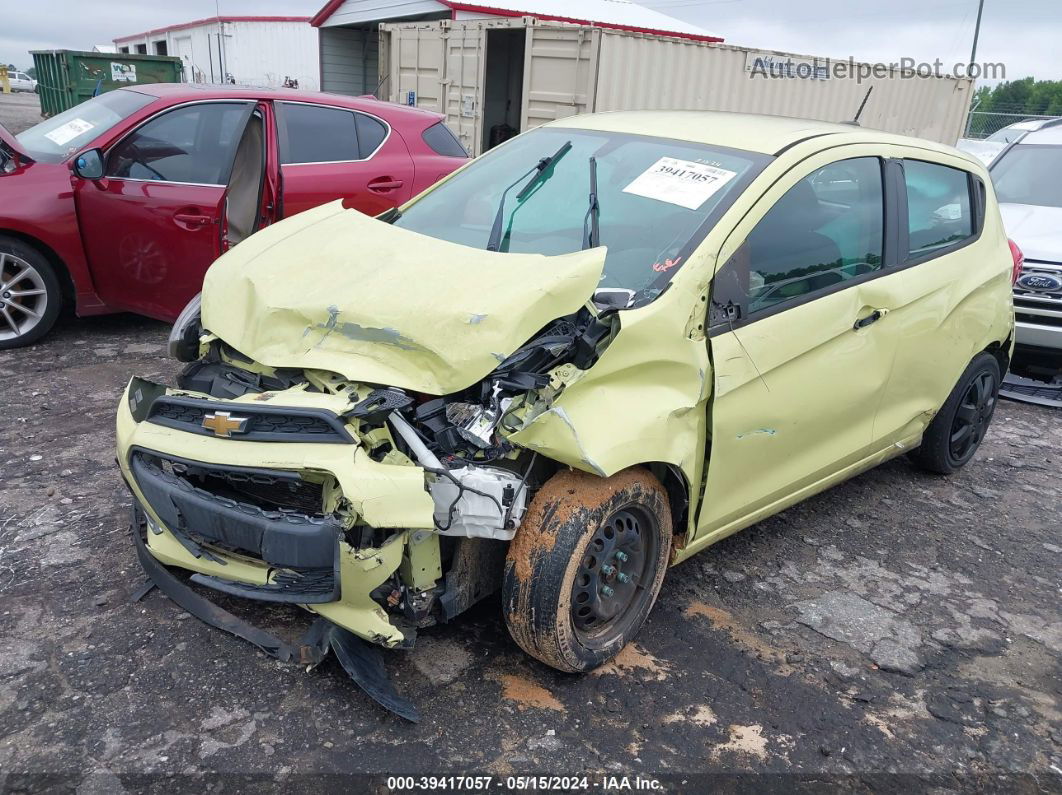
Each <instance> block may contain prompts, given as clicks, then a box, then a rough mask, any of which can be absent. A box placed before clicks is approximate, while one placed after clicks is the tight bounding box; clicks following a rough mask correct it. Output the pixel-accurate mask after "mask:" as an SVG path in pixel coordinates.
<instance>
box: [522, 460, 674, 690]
mask: <svg viewBox="0 0 1062 795" xmlns="http://www.w3.org/2000/svg"><path fill="white" fill-rule="evenodd" d="M670 552H671V511H670V508H669V506H668V501H667V495H666V493H665V491H664V488H663V486H661V485H660V482H659V481H658V480H657V479H656V478H655V477H653V476H652V475H651V474H650V473H649V472H647V471H646V470H644V469H641V468H638V467H635V468H631V469H626V470H624V471H623V472H619V473H617V474H615V475H613V476H612V477H610V478H599V477H595V476H593V475H588V474H586V473H583V472H571V471H568V472H560V473H558V474H556V475H554V476H553V477H552V478H551V479H550V480H549V481H548V482H547V483H546V485H545V486H543V487H542V489H540V490H539V492H538V494H537V495H535V499H534V501H533V502H532V504H531V507H530V508H529V510H528V513H527V516H525V517H524V520H523V522H522V523H521V525H520V529H519V530H518V531H517V533H516V537H515V538H514V539H513V542H512V543H511V544H510V546H509V554H508V558H507V562H506V566H505V581H504V584H503V590H502V602H503V606H504V611H505V622H506V624H507V626H508V627H509V632H510V634H511V635H512V636H513V639H514V640H516V642H517V643H518V644H519V645H520V647H521V648H522V649H523V650H524V651H526V652H527V653H528V654H530V655H531V656H533V657H536V658H537V659H539V660H541V661H542V662H544V663H546V664H547V665H550V666H552V667H554V668H557V669H558V670H561V671H572V672H575V671H589V670H591V669H593V668H596V667H598V666H599V665H601V664H602V663H604V662H606V661H608V660H609V659H611V658H612V657H614V656H615V655H616V654H617V653H618V652H619V651H620V650H621V649H622V648H623V647H624V646H625V645H626V644H627V643H628V642H629V641H630V640H631V639H632V638H633V637H634V636H635V635H636V634H637V633H638V630H639V629H640V628H641V626H642V623H643V622H644V621H645V618H646V616H648V615H649V611H650V610H651V609H652V606H653V603H654V602H655V601H656V597H657V594H658V593H659V592H660V586H661V584H662V583H663V580H664V573H665V571H666V570H667V565H668V560H669V556H670Z"/></svg>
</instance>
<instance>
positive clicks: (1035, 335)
mask: <svg viewBox="0 0 1062 795" xmlns="http://www.w3.org/2000/svg"><path fill="white" fill-rule="evenodd" d="M1050 319H1051V320H1052V321H1053V322H1054V323H1056V324H1058V325H1048V324H1047V323H1037V322H1033V321H1031V320H1030V321H1025V320H1019V321H1017V322H1016V323H1015V324H1014V326H1015V335H1014V342H1015V344H1017V345H1019V346H1021V347H1026V348H1046V349H1048V350H1051V351H1056V352H1058V353H1062V314H1060V315H1059V316H1058V317H1056V318H1055V317H1053V318H1050Z"/></svg>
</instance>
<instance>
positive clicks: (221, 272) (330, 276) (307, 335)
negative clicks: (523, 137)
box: [203, 201, 605, 395]
mask: <svg viewBox="0 0 1062 795" xmlns="http://www.w3.org/2000/svg"><path fill="white" fill-rule="evenodd" d="M311 241H312V242H311ZM604 262H605V249H603V248H599V249H591V250H589V251H580V252H576V253H574V254H567V255H564V256H557V257H545V256H543V255H540V254H499V253H496V252H490V251H481V250H478V249H472V248H468V247H467V246H461V245H457V244H456V243H447V242H444V241H441V240H435V239H433V238H429V237H425V236H424V235H420V234H417V233H416V232H410V231H408V230H405V229H400V228H398V227H394V226H391V225H390V224H386V223H383V222H382V221H377V220H376V219H374V218H369V217H367V216H365V215H362V214H361V213H359V212H357V211H354V210H344V209H343V205H342V202H338V201H337V202H333V203H332V204H327V205H324V206H322V207H318V208H316V209H313V210H309V211H307V212H304V213H299V214H298V215H296V216H294V217H292V218H290V219H287V220H285V221H283V222H281V223H279V224H274V225H272V226H269V227H267V228H265V229H263V230H262V231H261V232H259V233H257V234H255V235H253V236H252V237H251V238H249V239H248V240H246V241H244V242H243V243H241V244H240V245H239V246H236V247H235V248H233V249H232V250H231V251H229V252H228V253H227V254H225V255H224V256H223V257H221V259H219V260H218V261H217V262H216V263H214V265H213V266H211V268H210V270H209V271H208V273H207V276H206V280H205V282H204V286H203V321H204V325H205V326H206V327H207V328H208V329H210V331H211V332H213V333H214V334H216V335H217V336H219V337H221V338H222V339H223V340H225V341H226V342H227V343H229V344H230V345H232V346H233V347H234V348H236V349H237V350H238V351H240V352H241V353H243V354H244V355H245V356H249V357H250V358H252V359H254V360H255V361H257V362H260V363H263V364H266V365H268V366H270V367H298V368H314V369H319V370H328V371H331V372H335V373H342V374H343V375H344V376H346V377H347V378H349V379H350V380H352V381H359V382H363V383H371V384H387V385H388V386H398V387H404V388H407V389H413V390H416V391H419V392H428V393H430V394H436V395H444V394H449V393H451V392H456V391H458V390H459V389H464V388H465V387H468V386H472V385H473V384H475V383H477V382H478V381H480V380H482V379H483V378H484V377H485V376H486V375H488V374H489V373H490V372H491V370H493V369H494V368H495V367H497V366H498V364H499V362H500V361H501V360H502V359H504V358H505V357H506V356H508V355H509V354H511V353H512V352H513V351H515V350H516V349H517V348H519V347H520V346H521V345H523V344H524V343H525V342H527V340H528V339H529V338H530V337H531V336H532V335H533V334H535V333H536V332H537V331H539V329H541V328H542V327H543V326H544V325H545V324H546V323H549V322H550V321H552V320H555V319H556V318H557V317H559V316H561V315H565V314H570V313H572V312H575V311H576V310H577V309H579V307H581V306H582V305H583V304H585V303H586V301H587V300H589V298H590V297H591V295H592V294H593V292H594V290H595V289H596V287H597V284H598V282H599V281H600V280H601V271H602V268H603V266H604Z"/></svg>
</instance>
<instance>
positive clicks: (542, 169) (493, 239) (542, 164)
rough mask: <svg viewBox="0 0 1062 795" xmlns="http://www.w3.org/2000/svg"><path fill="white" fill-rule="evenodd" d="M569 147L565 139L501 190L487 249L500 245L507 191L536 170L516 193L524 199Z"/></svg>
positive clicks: (491, 249)
mask: <svg viewBox="0 0 1062 795" xmlns="http://www.w3.org/2000/svg"><path fill="white" fill-rule="evenodd" d="M571 148H572V142H571V141H565V142H564V144H563V145H562V146H561V148H560V149H558V150H557V151H556V152H554V153H553V154H552V155H550V156H549V157H544V158H542V159H541V160H539V161H538V162H537V163H536V164H535V165H534V167H533V168H530V169H528V170H527V171H525V172H524V173H523V174H521V175H520V178H519V179H517V180H516V181H515V182H513V184H512V185H510V186H509V187H507V188H506V189H505V190H503V191H502V195H501V198H500V199H499V200H498V212H497V213H496V214H495V216H494V225H493V226H492V227H491V228H490V237H489V238H487V251H497V250H498V248H499V247H500V246H501V239H502V225H503V224H504V223H505V197H506V196H507V195H508V194H509V191H511V190H512V189H513V188H515V187H516V186H517V185H519V184H520V183H521V182H523V181H524V180H525V179H526V178H527V177H528V176H529V175H531V174H535V172H536V171H537V172H538V173H537V174H535V176H534V177H533V178H532V179H531V180H530V181H529V182H528V183H527V184H526V185H524V187H523V188H522V189H521V190H520V192H519V193H517V194H516V200H517V201H518V202H521V201H523V200H524V199H526V198H527V197H528V195H529V194H530V193H531V191H532V190H534V189H535V188H536V187H538V186H539V185H541V184H542V183H543V182H545V181H546V180H547V179H549V178H550V177H551V176H553V171H552V170H550V171H549V173H548V174H547V173H546V171H547V170H549V169H551V168H552V166H555V165H557V161H559V160H560V159H561V158H562V157H564V156H565V155H566V154H568V150H569V149H571Z"/></svg>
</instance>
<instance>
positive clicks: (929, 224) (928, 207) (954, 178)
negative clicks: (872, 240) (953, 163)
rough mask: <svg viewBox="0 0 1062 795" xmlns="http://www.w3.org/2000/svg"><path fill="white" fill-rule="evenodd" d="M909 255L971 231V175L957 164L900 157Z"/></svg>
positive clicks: (936, 247) (950, 243)
mask: <svg viewBox="0 0 1062 795" xmlns="http://www.w3.org/2000/svg"><path fill="white" fill-rule="evenodd" d="M903 172H904V181H905V183H906V185H907V218H908V224H909V227H908V228H909V234H910V245H909V250H908V256H909V257H910V258H912V259H914V258H917V257H923V256H926V255H929V254H932V253H933V252H935V251H939V250H941V249H944V248H947V247H949V246H953V245H955V244H956V243H960V242H962V241H963V240H966V239H967V238H969V237H972V236H973V234H974V217H973V210H972V208H971V205H970V178H969V174H968V173H967V172H966V171H963V170H962V169H958V168H950V167H948V166H942V165H938V164H936V163H925V162H922V161H921V160H904V161H903Z"/></svg>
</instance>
